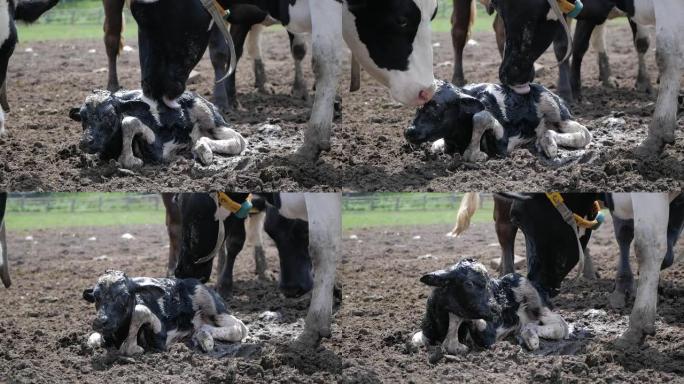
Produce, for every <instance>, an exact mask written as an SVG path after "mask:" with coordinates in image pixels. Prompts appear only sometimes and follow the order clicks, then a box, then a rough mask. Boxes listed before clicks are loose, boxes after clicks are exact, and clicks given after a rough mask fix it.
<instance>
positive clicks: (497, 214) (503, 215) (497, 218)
mask: <svg viewBox="0 0 684 384" xmlns="http://www.w3.org/2000/svg"><path fill="white" fill-rule="evenodd" d="M494 228H495V229H496V237H497V239H499V245H500V246H501V270H500V271H499V275H500V276H503V275H507V274H509V273H513V272H515V265H514V263H515V261H514V257H515V252H514V247H515V236H516V234H517V233H518V227H516V226H515V225H513V223H511V202H509V201H507V200H504V199H500V198H498V197H494Z"/></svg>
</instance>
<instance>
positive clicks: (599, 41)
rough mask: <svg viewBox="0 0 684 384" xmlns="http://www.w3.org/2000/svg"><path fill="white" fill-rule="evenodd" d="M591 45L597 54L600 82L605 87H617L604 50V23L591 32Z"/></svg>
mask: <svg viewBox="0 0 684 384" xmlns="http://www.w3.org/2000/svg"><path fill="white" fill-rule="evenodd" d="M591 46H592V47H593V48H594V50H595V51H596V54H597V61H598V67H599V80H600V81H601V84H603V86H604V87H606V88H617V86H618V84H617V80H616V79H615V77H613V74H612V72H611V70H610V61H609V60H608V52H607V51H606V23H603V24H599V25H597V26H596V27H595V28H594V32H593V33H592V34H591Z"/></svg>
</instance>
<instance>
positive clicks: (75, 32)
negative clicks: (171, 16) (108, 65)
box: [17, 23, 138, 51]
mask: <svg viewBox="0 0 684 384" xmlns="http://www.w3.org/2000/svg"><path fill="white" fill-rule="evenodd" d="M17 34H18V35H19V41H20V42H22V43H30V42H33V41H46V40H75V39H102V37H103V36H104V32H102V25H99V24H73V25H66V24H56V23H50V24H33V25H24V24H22V25H19V26H18V27H17ZM124 37H125V39H126V40H127V41H136V40H137V38H138V26H137V25H136V24H135V23H129V24H127V25H126V29H125V30H124ZM103 44H104V43H103ZM102 49H103V51H104V45H103V46H102Z"/></svg>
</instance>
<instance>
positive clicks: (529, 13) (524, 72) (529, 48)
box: [491, 0, 574, 93]
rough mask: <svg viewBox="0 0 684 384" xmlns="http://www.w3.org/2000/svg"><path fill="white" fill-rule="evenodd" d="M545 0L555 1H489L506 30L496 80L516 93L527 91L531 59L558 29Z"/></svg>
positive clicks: (533, 58)
mask: <svg viewBox="0 0 684 384" xmlns="http://www.w3.org/2000/svg"><path fill="white" fill-rule="evenodd" d="M549 1H556V0H524V1H520V0H491V4H492V6H493V7H494V8H495V9H496V11H497V12H498V13H499V15H500V16H501V18H502V19H503V22H504V27H505V31H506V43H505V46H504V53H503V61H502V62H501V66H500V67H499V80H501V82H502V83H503V84H505V85H508V86H510V87H511V88H512V89H513V90H514V91H516V92H518V93H527V92H529V90H530V88H529V83H530V82H532V80H534V62H535V61H536V60H537V59H538V58H539V56H541V54H542V53H544V51H546V49H547V48H548V47H549V45H551V42H552V41H553V39H554V37H555V36H556V33H558V32H559V31H560V27H561V24H560V23H559V22H558V19H557V18H556V17H555V16H550V15H552V14H551V13H549V11H550V10H551V8H550V6H549ZM569 1H570V2H571V3H574V0H569Z"/></svg>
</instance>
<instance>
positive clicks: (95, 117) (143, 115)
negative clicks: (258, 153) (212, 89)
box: [69, 90, 247, 169]
mask: <svg viewBox="0 0 684 384" xmlns="http://www.w3.org/2000/svg"><path fill="white" fill-rule="evenodd" d="M177 102H178V104H179V106H180V108H178V109H176V108H169V107H167V106H166V105H164V104H159V103H157V102H155V101H154V100H151V99H148V98H146V97H145V96H144V94H143V93H142V92H141V91H139V90H137V91H124V90H122V91H117V92H114V93H111V92H109V91H105V90H96V91H93V93H92V94H91V95H89V96H88V97H87V98H86V100H85V103H84V104H83V105H82V106H80V107H76V108H72V109H71V110H70V111H69V117H71V119H73V120H74V121H77V122H80V123H81V124H82V126H83V138H82V140H81V144H80V147H81V149H82V150H83V151H85V152H87V153H91V154H98V155H100V157H101V158H102V159H103V160H107V159H117V160H118V161H119V163H120V164H121V165H122V166H123V167H124V168H129V169H132V168H137V167H141V166H142V165H144V164H147V163H165V162H169V161H171V160H172V159H173V158H175V157H176V156H177V155H178V154H180V153H182V151H187V150H188V149H190V150H191V151H192V154H193V155H194V157H195V158H196V159H197V160H198V161H199V162H200V163H201V164H203V165H207V164H211V163H212V161H213V159H214V153H219V154H225V155H239V154H240V153H242V151H244V150H245V148H246V146H247V141H246V140H245V139H244V138H243V137H242V135H240V134H239V133H238V132H236V131H235V130H233V129H232V128H229V127H228V123H227V122H226V121H225V120H224V118H223V116H222V115H221V113H220V112H219V111H218V109H217V108H216V107H215V106H214V105H213V104H211V103H210V102H209V101H207V100H205V99H204V98H202V97H200V96H198V95H197V94H195V93H192V92H184V93H183V95H181V97H179V98H178V101H177Z"/></svg>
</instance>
